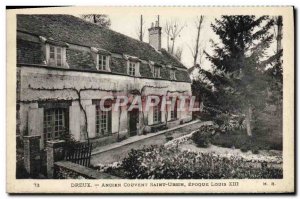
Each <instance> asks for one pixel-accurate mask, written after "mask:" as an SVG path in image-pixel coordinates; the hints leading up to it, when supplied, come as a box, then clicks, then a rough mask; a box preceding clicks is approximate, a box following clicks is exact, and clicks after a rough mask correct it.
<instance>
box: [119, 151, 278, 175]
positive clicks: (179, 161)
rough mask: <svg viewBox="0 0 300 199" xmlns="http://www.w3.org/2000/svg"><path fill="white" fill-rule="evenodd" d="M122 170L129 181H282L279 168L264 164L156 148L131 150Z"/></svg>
mask: <svg viewBox="0 0 300 199" xmlns="http://www.w3.org/2000/svg"><path fill="white" fill-rule="evenodd" d="M252 164H257V165H258V166H253V165H252ZM259 165H261V166H259ZM122 168H123V170H124V171H125V178H130V179H233V178H235V179H243V178H250V179H262V178H266V179H271V178H282V169H281V168H275V167H272V166H271V165H268V164H267V163H265V162H264V163H260V162H254V163H249V162H247V161H245V160H244V159H242V158H235V157H231V158H225V157H220V156H217V155H214V154H203V153H195V152H190V151H180V150H178V149H174V148H164V147H158V146H150V147H146V148H143V149H139V150H135V149H133V150H131V151H130V153H129V154H128V157H126V158H125V159H124V160H123V162H122Z"/></svg>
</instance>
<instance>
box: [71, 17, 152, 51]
mask: <svg viewBox="0 0 300 199" xmlns="http://www.w3.org/2000/svg"><path fill="white" fill-rule="evenodd" d="M66 16H71V17H74V18H76V19H77V20H80V21H82V22H84V23H88V24H90V25H92V26H95V27H97V28H102V29H104V30H107V31H111V32H114V33H115V34H118V35H121V36H124V37H126V38H129V39H132V40H135V41H137V42H139V43H142V44H146V45H148V46H150V47H152V46H151V45H150V44H149V43H148V42H144V41H140V40H138V39H136V38H133V37H130V36H128V35H125V34H123V33H120V32H117V31H115V30H113V29H110V28H105V27H101V26H99V25H97V24H95V23H92V22H89V21H86V20H84V19H82V18H80V17H77V16H75V15H68V14H66Z"/></svg>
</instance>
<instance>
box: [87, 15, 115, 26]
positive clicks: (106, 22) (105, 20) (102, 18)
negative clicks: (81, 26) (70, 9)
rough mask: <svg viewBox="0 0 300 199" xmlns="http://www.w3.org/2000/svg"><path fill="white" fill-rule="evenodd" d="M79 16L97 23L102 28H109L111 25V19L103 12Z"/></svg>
mask: <svg viewBox="0 0 300 199" xmlns="http://www.w3.org/2000/svg"><path fill="white" fill-rule="evenodd" d="M81 17H82V18H83V19H84V20H86V21H88V22H91V23H94V24H97V25H98V26H101V27H103V28H109V27H110V25H111V21H110V19H109V17H108V16H107V15H105V14H87V15H81Z"/></svg>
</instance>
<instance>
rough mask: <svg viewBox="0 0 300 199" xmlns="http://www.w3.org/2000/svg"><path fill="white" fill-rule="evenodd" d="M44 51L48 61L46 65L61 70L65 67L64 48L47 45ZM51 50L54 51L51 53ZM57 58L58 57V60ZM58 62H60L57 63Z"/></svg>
mask: <svg viewBox="0 0 300 199" xmlns="http://www.w3.org/2000/svg"><path fill="white" fill-rule="evenodd" d="M46 49H47V54H46V56H47V60H48V65H50V66H56V67H61V68H64V67H65V66H66V64H65V62H66V48H65V47H63V46H56V45H52V44H47V46H46ZM52 49H53V50H54V51H52ZM58 51H60V52H58ZM52 55H53V56H52ZM58 57H60V59H59V58H58ZM58 60H60V62H58Z"/></svg>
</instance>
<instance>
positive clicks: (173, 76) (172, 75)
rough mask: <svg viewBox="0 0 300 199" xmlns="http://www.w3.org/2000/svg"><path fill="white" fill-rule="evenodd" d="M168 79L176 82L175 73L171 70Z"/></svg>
mask: <svg viewBox="0 0 300 199" xmlns="http://www.w3.org/2000/svg"><path fill="white" fill-rule="evenodd" d="M170 79H171V80H176V71H175V70H173V69H171V70H170Z"/></svg>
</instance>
